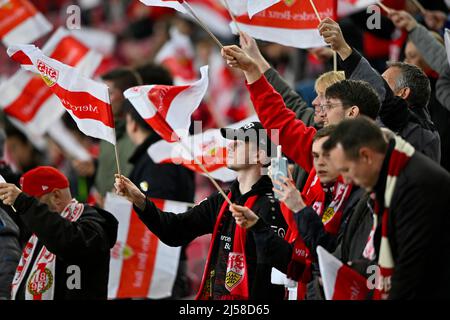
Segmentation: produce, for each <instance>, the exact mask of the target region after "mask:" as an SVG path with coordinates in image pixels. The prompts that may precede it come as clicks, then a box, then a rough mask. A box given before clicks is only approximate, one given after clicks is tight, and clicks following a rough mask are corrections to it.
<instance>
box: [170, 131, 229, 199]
mask: <svg viewBox="0 0 450 320" xmlns="http://www.w3.org/2000/svg"><path fill="white" fill-rule="evenodd" d="M178 142H179V143H180V145H181V146H182V147H183V149H184V150H185V151H186V152H187V153H189V155H190V156H191V157H192V159H193V160H194V162H195V163H196V164H197V165H198V166H199V167H200V169H202V171H203V172H204V173H205V174H206V176H207V177H208V179H209V180H210V181H211V182H212V184H213V185H214V187H216V189H217V190H218V191H219V193H220V194H221V195H222V197H223V198H224V199H225V201H226V202H228V204H229V205H230V206H231V205H232V204H233V203H232V202H231V200H230V199H229V198H228V197H227V195H226V193H225V192H224V191H223V189H222V188H221V187H220V186H219V184H218V183H217V182H216V180H214V178H213V177H212V176H211V174H210V173H209V171H208V170H207V169H206V168H205V166H204V165H203V164H202V163H201V162H200V161H198V159H197V158H196V157H195V155H194V153H193V152H192V150H191V149H190V148H189V147H188V146H187V145H186V144H185V143H184V142H183V140H181V139H180V140H178Z"/></svg>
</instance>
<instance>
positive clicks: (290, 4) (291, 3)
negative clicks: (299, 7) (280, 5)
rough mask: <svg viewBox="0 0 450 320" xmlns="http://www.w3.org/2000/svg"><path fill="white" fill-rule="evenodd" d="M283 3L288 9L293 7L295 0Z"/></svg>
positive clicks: (286, 0)
mask: <svg viewBox="0 0 450 320" xmlns="http://www.w3.org/2000/svg"><path fill="white" fill-rule="evenodd" d="M284 3H285V4H286V5H287V6H288V7H290V6H292V5H294V3H295V0H284Z"/></svg>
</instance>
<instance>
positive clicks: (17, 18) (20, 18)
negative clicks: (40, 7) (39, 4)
mask: <svg viewBox="0 0 450 320" xmlns="http://www.w3.org/2000/svg"><path fill="white" fill-rule="evenodd" d="M52 29H53V26H52V25H51V23H50V22H49V21H48V20H47V19H46V18H45V17H44V16H43V15H42V13H40V12H39V11H37V10H36V8H35V7H34V6H33V5H32V4H31V3H30V2H29V1H28V0H0V39H1V40H2V42H3V44H4V45H5V46H7V47H8V46H10V45H13V44H28V43H32V42H34V41H36V40H37V39H39V38H40V37H42V36H44V35H46V34H47V33H48V32H50V31H51V30H52Z"/></svg>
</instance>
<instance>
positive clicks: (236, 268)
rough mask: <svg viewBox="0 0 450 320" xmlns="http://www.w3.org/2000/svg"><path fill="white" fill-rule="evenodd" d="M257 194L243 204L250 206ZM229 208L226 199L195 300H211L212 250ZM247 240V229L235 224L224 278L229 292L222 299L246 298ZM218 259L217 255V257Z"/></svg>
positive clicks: (247, 291)
mask: <svg viewBox="0 0 450 320" xmlns="http://www.w3.org/2000/svg"><path fill="white" fill-rule="evenodd" d="M231 198H232V195H231V192H230V193H229V194H228V199H231ZM257 199H258V196H257V195H255V196H251V197H249V198H248V199H247V201H246V202H245V204H244V206H245V207H247V208H250V209H251V208H252V207H253V205H254V204H255V202H256V200H257ZM228 210H229V205H228V202H227V201H224V202H223V204H222V207H221V208H220V211H219V215H218V216H217V220H216V224H215V226H214V231H213V234H212V242H211V244H210V246H209V250H208V257H207V259H206V265H205V270H204V271H203V277H202V282H201V285H200V289H199V291H198V293H197V296H196V298H195V299H196V300H211V299H212V292H213V286H214V274H215V271H214V270H211V263H212V261H211V258H212V254H213V250H214V249H217V248H216V242H217V241H216V240H217V235H218V233H219V232H220V230H219V227H220V226H221V225H222V223H221V222H222V220H223V218H224V214H225V212H227V211H228ZM246 240H247V230H246V229H245V228H241V227H240V226H239V225H236V229H235V231H234V236H233V250H232V252H230V253H229V255H228V262H227V272H226V279H225V288H226V289H227V290H228V291H229V292H230V294H229V295H227V296H224V297H222V299H223V300H248V299H249V288H248V275H247V272H248V268H247V261H246V257H245V243H246ZM217 259H219V257H217Z"/></svg>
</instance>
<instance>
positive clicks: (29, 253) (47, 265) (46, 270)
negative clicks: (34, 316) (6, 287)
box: [11, 200, 84, 300]
mask: <svg viewBox="0 0 450 320" xmlns="http://www.w3.org/2000/svg"><path fill="white" fill-rule="evenodd" d="M83 210H84V205H83V204H81V203H78V202H77V201H76V200H72V201H71V202H70V203H69V204H68V205H67V207H66V208H65V209H64V211H63V212H62V213H61V216H62V217H63V218H66V219H67V220H69V221H71V222H74V221H76V220H78V218H79V217H80V216H81V215H82V213H83ZM38 241H39V239H38V238H37V236H36V235H35V234H33V235H32V236H31V238H30V240H28V243H27V244H26V246H25V248H24V250H23V252H22V257H21V258H20V262H19V265H18V266H17V269H16V274H15V276H14V279H13V283H12V293H11V296H12V299H13V300H15V299H16V295H17V291H18V289H19V287H20V285H21V284H22V282H23V280H24V276H25V274H26V273H27V270H28V269H29V268H30V265H31V260H32V258H33V254H34V251H35V250H36V247H37V244H38ZM55 266H56V256H55V255H54V254H53V253H51V252H50V251H48V250H47V248H46V247H45V246H43V247H42V249H41V251H40V252H39V254H38V256H37V258H36V260H35V262H34V264H33V265H32V266H31V272H30V274H29V276H28V278H27V279H26V284H25V286H26V287H25V300H53V298H54V295H55Z"/></svg>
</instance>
